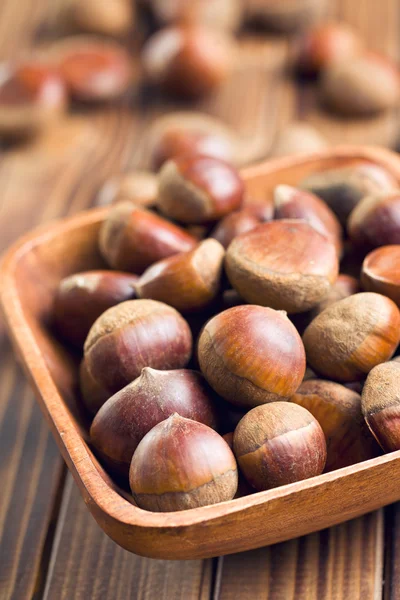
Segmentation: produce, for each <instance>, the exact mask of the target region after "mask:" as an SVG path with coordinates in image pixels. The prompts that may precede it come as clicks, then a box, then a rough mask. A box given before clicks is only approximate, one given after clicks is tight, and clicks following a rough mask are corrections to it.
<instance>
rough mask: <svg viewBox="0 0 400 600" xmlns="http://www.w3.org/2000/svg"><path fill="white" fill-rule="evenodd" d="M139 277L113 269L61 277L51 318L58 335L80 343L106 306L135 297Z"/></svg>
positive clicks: (81, 343) (79, 344) (80, 344)
mask: <svg viewBox="0 0 400 600" xmlns="http://www.w3.org/2000/svg"><path fill="white" fill-rule="evenodd" d="M137 280H138V277H137V276H136V275H132V274H129V273H121V272H116V271H85V272H83V273H75V274H74V275H70V276H69V277H65V278H64V279H62V280H61V281H60V283H59V285H58V288H57V290H56V295H55V300H54V311H53V314H54V322H55V326H56V328H57V330H58V331H59V332H60V333H61V335H62V336H63V337H64V338H65V339H67V340H69V341H70V342H72V343H73V344H76V345H78V346H82V345H83V343H84V341H85V339H86V336H87V334H88V333H89V329H90V328H91V326H92V325H93V323H94V322H95V321H96V319H97V318H98V317H99V316H100V315H101V314H102V313H103V312H104V311H105V310H107V309H108V308H110V307H111V306H114V305H115V304H119V303H120V302H124V301H125V300H131V299H133V298H134V297H135V289H134V285H135V283H136V282H137Z"/></svg>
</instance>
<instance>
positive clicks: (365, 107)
mask: <svg viewBox="0 0 400 600" xmlns="http://www.w3.org/2000/svg"><path fill="white" fill-rule="evenodd" d="M321 95H322V98H323V101H324V103H325V105H326V106H327V107H328V108H330V109H331V110H333V111H335V112H337V113H340V114H343V115H347V116H353V115H354V116H369V115H372V114H375V113H379V112H382V111H384V110H387V109H389V108H393V107H395V106H397V104H398V102H399V99H400V75H399V71H398V69H397V66H396V65H395V63H394V62H392V61H391V60H390V59H389V58H388V57H387V56H381V55H379V54H374V53H372V52H368V53H365V54H362V55H360V56H356V57H353V58H350V57H349V58H347V59H346V60H345V61H342V62H339V63H334V64H333V65H331V66H330V67H329V68H328V69H327V70H326V71H325V73H324V76H323V78H322V80H321Z"/></svg>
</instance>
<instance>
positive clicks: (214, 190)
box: [157, 156, 244, 224]
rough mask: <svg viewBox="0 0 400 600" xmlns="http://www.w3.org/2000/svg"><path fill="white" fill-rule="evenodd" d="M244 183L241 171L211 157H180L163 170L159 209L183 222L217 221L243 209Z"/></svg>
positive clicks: (168, 163) (160, 183) (160, 176)
mask: <svg viewBox="0 0 400 600" xmlns="http://www.w3.org/2000/svg"><path fill="white" fill-rule="evenodd" d="M243 195H244V184H243V181H242V178H241V177H240V175H239V173H238V171H237V170H236V169H235V168H234V167H232V166H231V165H229V164H228V163H225V162H224V161H221V160H218V159H216V158H211V157H208V156H178V157H175V158H174V159H172V160H169V161H168V162H166V163H165V165H164V166H163V167H162V169H161V171H160V175H159V190H158V199H157V206H158V208H159V209H160V211H161V212H162V213H163V214H164V215H166V216H167V217H169V218H171V219H175V220H177V221H180V222H182V223H190V224H191V223H193V224H196V223H207V222H210V221H217V220H218V219H220V218H221V217H224V216H225V215H227V214H228V213H230V212H232V211H234V210H237V209H238V208H240V206H241V204H242V202H243Z"/></svg>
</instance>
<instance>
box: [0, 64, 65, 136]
mask: <svg viewBox="0 0 400 600" xmlns="http://www.w3.org/2000/svg"><path fill="white" fill-rule="evenodd" d="M66 105H67V91H66V87H65V84H64V81H63V80H62V78H61V77H60V76H59V75H58V74H57V72H56V71H55V70H54V69H53V68H52V67H49V66H48V65H46V64H43V63H41V62H40V61H34V60H32V61H26V62H21V63H20V64H17V65H14V66H13V65H11V64H6V63H3V64H2V65H1V66H0V135H5V136H7V137H14V136H15V137H21V136H25V135H27V136H29V135H32V134H34V133H37V132H38V131H40V130H41V129H42V128H44V127H45V126H46V125H48V123H51V122H52V121H53V120H54V118H55V117H57V116H59V115H60V114H61V113H62V112H63V111H64V109H65V108H66Z"/></svg>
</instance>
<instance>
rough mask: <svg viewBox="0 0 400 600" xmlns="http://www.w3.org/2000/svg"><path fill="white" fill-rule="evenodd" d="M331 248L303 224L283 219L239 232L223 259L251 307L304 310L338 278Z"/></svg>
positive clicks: (334, 250)
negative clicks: (254, 305) (261, 306)
mask: <svg viewBox="0 0 400 600" xmlns="http://www.w3.org/2000/svg"><path fill="white" fill-rule="evenodd" d="M338 268H339V265H338V257H337V253H336V248H335V246H334V245H333V244H332V242H330V241H329V240H328V239H327V238H326V237H325V236H324V235H322V234H321V233H319V232H318V231H316V230H315V229H314V228H313V227H312V226H311V225H309V224H308V223H307V222H306V221H302V220H292V219H282V220H279V221H272V222H270V223H264V224H263V225H260V226H259V227H257V228H256V229H254V230H253V231H249V232H247V233H243V234H242V235H240V236H238V237H236V238H235V239H234V240H233V241H232V243H231V244H230V246H229V248H228V250H227V253H226V259H225V269H226V273H227V275H228V278H229V281H230V283H231V284H232V286H233V287H234V288H235V289H236V290H237V291H238V292H239V294H240V295H241V296H242V297H243V298H244V299H245V300H246V301H247V302H250V303H253V304H261V305H263V306H269V307H271V308H275V309H279V310H285V311H287V312H289V313H297V312H305V311H307V310H309V309H310V308H313V306H315V305H316V304H318V302H320V301H321V300H323V299H324V297H325V296H327V294H328V293H329V290H330V288H331V286H332V284H333V283H334V282H335V281H336V278H337V275H338Z"/></svg>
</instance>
